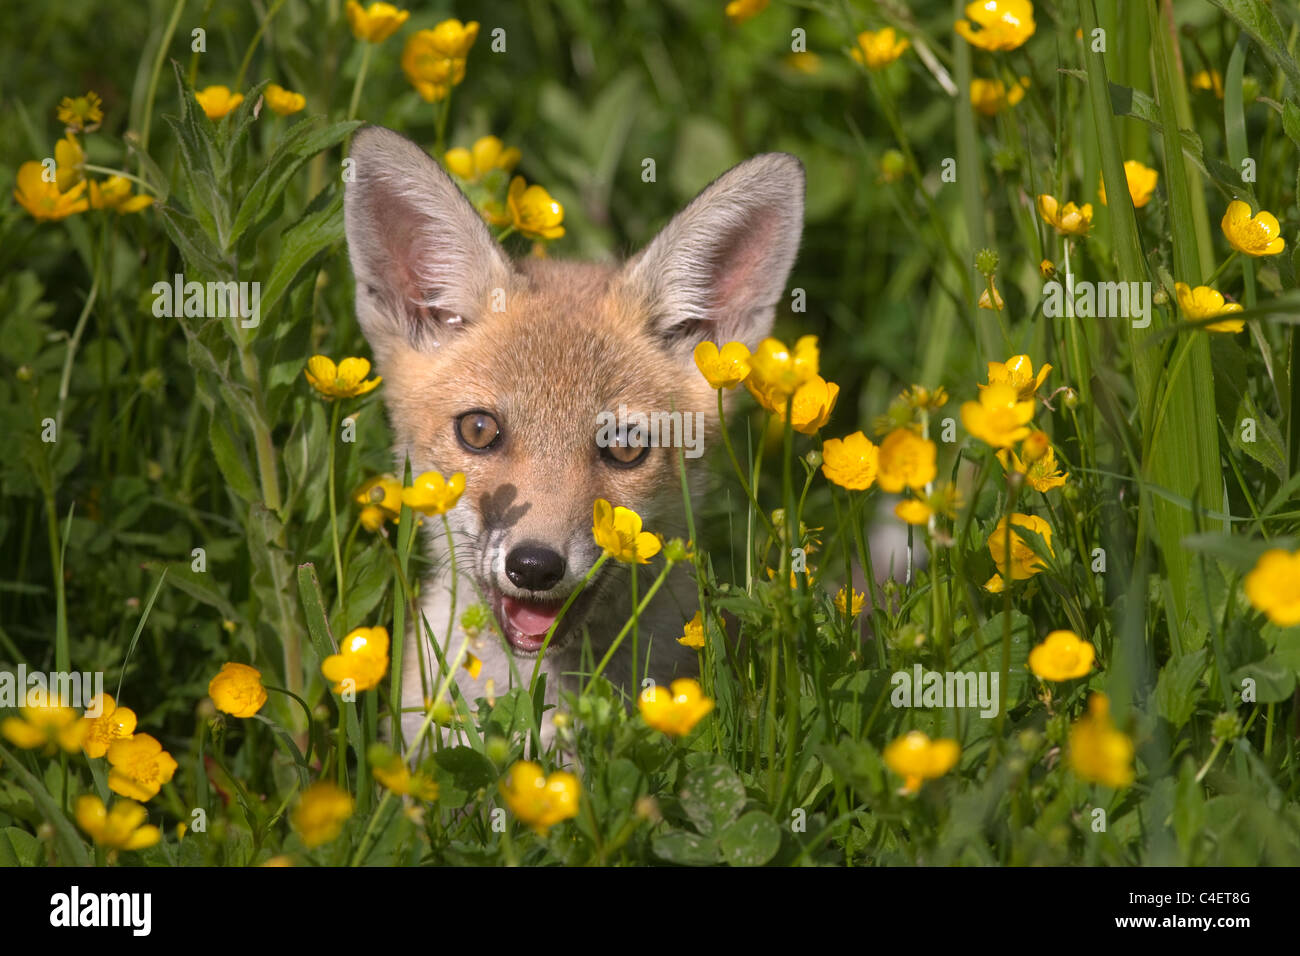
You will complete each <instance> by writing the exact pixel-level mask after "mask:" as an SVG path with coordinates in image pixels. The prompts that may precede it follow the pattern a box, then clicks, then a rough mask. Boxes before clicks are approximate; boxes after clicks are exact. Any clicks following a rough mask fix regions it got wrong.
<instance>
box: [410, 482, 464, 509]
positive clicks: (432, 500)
mask: <svg viewBox="0 0 1300 956" xmlns="http://www.w3.org/2000/svg"><path fill="white" fill-rule="evenodd" d="M464 491H465V474H464V472H460V471H458V472H456V473H455V474H454V475H452V476H451V477H450V478H443V477H442V475H440V474H439V473H438V472H436V471H426V472H424V474H422V475H420V476H418V477H417V478H416V479H415V480H414V481H413V482H412V483H411V487H409V488H403V489H402V501H403V503H404V504H405V505H406V506H407V507H408V508H412V509H414V510H416V511H419V512H421V513H422V514H425V515H428V516H430V517H432V516H433V515H441V514H446V513H447V512H448V511H450V510H451V509H452V508H454V507H456V502H458V501H460V496H461V495H462V494H463V493H464Z"/></svg>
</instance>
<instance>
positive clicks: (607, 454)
mask: <svg viewBox="0 0 1300 956" xmlns="http://www.w3.org/2000/svg"><path fill="white" fill-rule="evenodd" d="M649 452H650V445H649V444H648V443H647V444H644V445H633V444H630V443H628V442H627V441H622V440H621V441H617V442H614V443H611V444H609V445H605V446H604V447H603V448H601V449H600V454H601V457H602V458H604V459H605V460H606V461H608V462H609V463H610V464H611V465H614V466H615V467H617V468H632V467H633V466H635V465H639V464H641V462H643V461H644V460H645V456H646V455H647V454H649Z"/></svg>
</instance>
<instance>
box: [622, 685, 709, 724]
mask: <svg viewBox="0 0 1300 956" xmlns="http://www.w3.org/2000/svg"><path fill="white" fill-rule="evenodd" d="M637 700H638V703H639V706H640V708H641V717H642V719H644V720H645V722H646V723H647V724H649V725H650V726H651V727H653V728H654V729H655V730H659V731H662V732H663V733H665V734H667V735H668V736H669V737H682V736H685V735H686V734H688V733H690V732H691V728H692V727H694V726H695V725H696V724H698V723H699V722H700V721H701V720H702V719H703V718H704V716H705V715H706V714H708V712H709V711H711V710H712V709H713V701H712V700H710V699H709V698H707V697H705V696H704V693H703V691H701V690H700V685H699V682H698V681H695V680H692V679H691V678H689V677H683V678H680V679H678V680H675V681H673V683H672V688H671V690H670V689H669V688H666V687H660V686H659V685H658V684H655V685H652V686H650V687H647V688H646V689H645V690H644V691H642V692H641V696H640V697H638V698H637Z"/></svg>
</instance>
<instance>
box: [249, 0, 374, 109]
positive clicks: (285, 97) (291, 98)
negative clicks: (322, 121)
mask: <svg viewBox="0 0 1300 956" xmlns="http://www.w3.org/2000/svg"><path fill="white" fill-rule="evenodd" d="M353 2H354V3H355V2H356V0H353ZM262 96H263V97H264V98H265V99H266V105H267V106H269V107H271V112H273V113H275V114H277V115H278V116H290V115H292V114H294V113H297V112H298V111H299V110H301V109H302V108H303V107H305V106H306V105H307V97H305V96H303V95H302V94H301V93H294V92H293V91H292V90H286V89H285V88H284V87H283V86H281V85H280V84H279V83H271V84H269V85H268V86H267V88H266V92H265V93H263V94H262Z"/></svg>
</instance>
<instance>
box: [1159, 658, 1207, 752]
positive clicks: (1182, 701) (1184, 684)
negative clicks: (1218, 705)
mask: <svg viewBox="0 0 1300 956" xmlns="http://www.w3.org/2000/svg"><path fill="white" fill-rule="evenodd" d="M1205 658H1206V650H1205V648H1201V649H1200V650H1198V651H1196V652H1194V653H1191V654H1184V655H1183V656H1182V657H1180V658H1178V659H1177V660H1174V661H1170V662H1169V663H1168V664H1166V665H1165V666H1164V667H1163V668H1162V669H1161V671H1160V677H1159V678H1158V679H1157V680H1156V690H1155V695H1156V711H1157V713H1159V714H1160V716H1161V717H1163V718H1164V719H1165V720H1167V721H1169V723H1170V724H1172V725H1173V728H1174V731H1175V732H1177V731H1179V730H1182V729H1183V725H1184V724H1186V723H1187V721H1188V720H1190V719H1191V716H1192V714H1194V713H1195V712H1196V705H1197V704H1198V703H1200V700H1201V693H1202V691H1201V687H1200V678H1201V672H1202V671H1204V670H1205Z"/></svg>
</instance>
